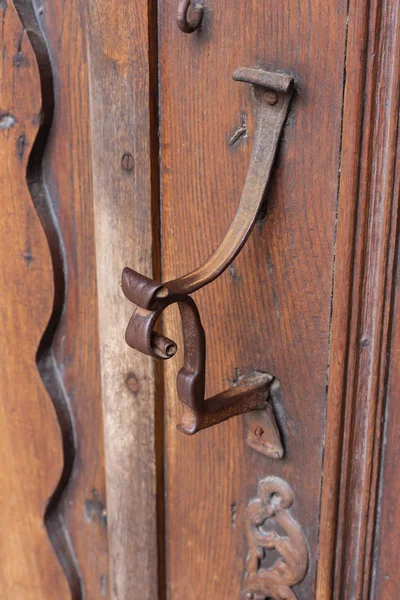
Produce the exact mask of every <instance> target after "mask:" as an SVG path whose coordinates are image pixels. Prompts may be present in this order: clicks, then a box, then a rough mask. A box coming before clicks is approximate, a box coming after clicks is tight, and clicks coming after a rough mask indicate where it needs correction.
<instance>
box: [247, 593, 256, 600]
mask: <svg viewBox="0 0 400 600" xmlns="http://www.w3.org/2000/svg"><path fill="white" fill-rule="evenodd" d="M246 598H248V600H253V598H254V594H253V592H247V594H246Z"/></svg>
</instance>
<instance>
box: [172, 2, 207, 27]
mask: <svg viewBox="0 0 400 600" xmlns="http://www.w3.org/2000/svg"><path fill="white" fill-rule="evenodd" d="M203 12H204V8H203V5H202V4H200V2H197V0H195V2H194V4H193V5H192V0H181V2H180V4H179V7H178V18H177V23H178V27H179V29H180V30H181V31H182V32H183V33H193V31H196V29H198V28H199V27H200V23H201V21H202V19H203Z"/></svg>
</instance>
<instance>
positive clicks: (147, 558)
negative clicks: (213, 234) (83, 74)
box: [88, 0, 158, 600]
mask: <svg viewBox="0 0 400 600" xmlns="http://www.w3.org/2000/svg"><path fill="white" fill-rule="evenodd" d="M88 8H89V10H88V14H89V22H88V23H89V30H90V36H89V37H90V39H89V55H90V103H91V111H90V118H91V126H92V170H93V192H94V206H95V223H96V256H97V279H98V293H99V328H100V352H101V367H102V389H103V402H104V423H105V444H106V445H105V448H106V473H107V507H108V530H109V547H110V570H111V588H110V590H111V597H112V598H113V599H117V598H118V600H122V599H124V600H128V599H129V600H131V599H132V600H135V599H138V600H139V599H143V598H148V599H150V598H155V597H157V593H158V591H157V562H158V561H157V539H156V538H157V519H156V516H157V515H156V469H155V440H154V427H155V417H154V415H155V406H154V403H155V394H156V382H155V366H154V364H153V362H152V361H151V359H149V358H146V357H143V356H141V355H139V354H138V353H135V352H133V351H132V350H131V349H129V348H128V346H127V345H126V344H125V342H124V334H125V329H126V326H127V324H128V321H129V319H130V316H131V312H132V306H131V304H130V303H129V301H127V300H126V299H125V298H124V297H123V294H122V292H121V289H120V279H121V272H122V269H123V268H124V267H125V266H127V265H129V266H131V267H132V268H134V269H137V270H138V271H140V272H142V273H144V274H145V275H147V276H152V274H153V264H154V261H155V257H154V250H155V245H154V242H153V230H152V220H153V215H152V194H153V190H152V171H151V164H152V158H151V151H152V148H151V141H150V136H151V131H150V129H151V123H150V72H149V60H150V58H149V28H150V24H151V18H152V16H151V15H150V14H149V10H150V4H149V2H148V1H147V0H140V1H139V2H134V3H130V2H113V3H110V2H109V1H108V0H90V2H89V3H88ZM156 89H157V88H155V90H153V92H154V91H155V92H156Z"/></svg>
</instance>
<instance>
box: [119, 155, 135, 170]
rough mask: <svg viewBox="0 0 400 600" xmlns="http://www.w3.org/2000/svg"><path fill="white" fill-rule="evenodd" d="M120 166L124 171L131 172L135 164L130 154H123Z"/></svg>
mask: <svg viewBox="0 0 400 600" xmlns="http://www.w3.org/2000/svg"><path fill="white" fill-rule="evenodd" d="M121 164H122V168H123V169H125V171H132V169H133V167H134V164H135V163H134V160H133V156H132V154H131V153H130V152H124V154H123V156H122V160H121Z"/></svg>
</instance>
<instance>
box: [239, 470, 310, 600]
mask: <svg viewBox="0 0 400 600" xmlns="http://www.w3.org/2000/svg"><path fill="white" fill-rule="evenodd" d="M293 502H294V495H293V492H292V490H291V488H290V487H289V485H288V484H287V483H286V481H283V479H280V478H279V477H266V478H265V479H263V480H261V481H260V483H259V484H258V494H257V498H256V499H255V500H253V501H252V502H250V504H249V506H248V508H247V511H246V517H245V518H246V537H247V543H248V547H249V554H248V556H247V560H246V575H245V579H244V584H243V594H242V598H243V600H270V599H273V600H294V599H295V598H296V595H295V593H294V592H293V591H292V590H291V587H292V586H294V585H296V584H297V583H300V582H301V581H302V580H303V579H304V576H305V574H306V571H307V565H308V550H307V544H306V540H305V537H304V534H303V532H302V530H301V527H300V525H299V524H298V523H297V522H296V521H295V520H294V519H293V517H292V516H291V514H290V512H289V509H290V508H291V507H292V505H293ZM267 527H268V529H267ZM271 527H272V528H271ZM278 530H280V531H282V530H283V531H284V533H285V535H282V534H281V533H280V532H278ZM270 550H276V551H277V552H278V553H279V554H280V557H279V558H277V559H276V560H275V561H274V563H273V564H272V566H270V567H268V566H264V564H263V561H264V560H265V558H266V555H267V552H268V551H270Z"/></svg>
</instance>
